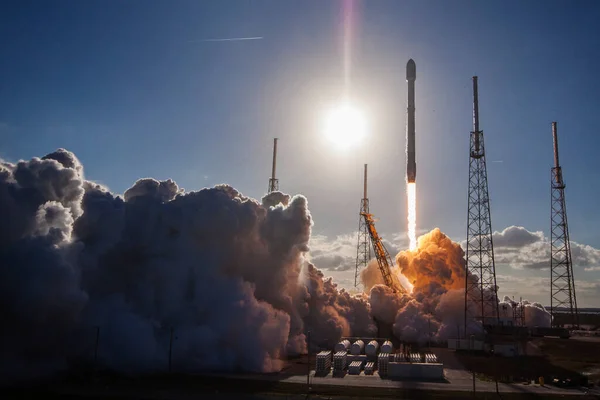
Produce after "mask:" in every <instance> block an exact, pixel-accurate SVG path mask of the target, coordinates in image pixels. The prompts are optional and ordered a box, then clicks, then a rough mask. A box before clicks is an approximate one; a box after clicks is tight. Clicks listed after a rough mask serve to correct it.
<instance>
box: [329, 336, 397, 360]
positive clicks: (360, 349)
mask: <svg viewBox="0 0 600 400" xmlns="http://www.w3.org/2000/svg"><path fill="white" fill-rule="evenodd" d="M334 350H335V352H336V353H337V352H340V351H346V352H348V351H349V352H350V354H352V355H354V356H357V355H360V354H365V355H367V356H369V357H376V356H377V351H378V350H379V342H377V340H371V341H370V342H369V343H368V344H367V345H366V347H365V342H364V341H362V340H360V339H359V340H357V341H355V342H354V343H352V344H350V341H349V340H348V339H345V340H342V341H341V342H339V343H338V344H336V345H335V348H334ZM393 351H394V347H393V346H392V342H390V341H389V340H386V341H385V342H383V345H382V346H381V352H382V353H391V352H393Z"/></svg>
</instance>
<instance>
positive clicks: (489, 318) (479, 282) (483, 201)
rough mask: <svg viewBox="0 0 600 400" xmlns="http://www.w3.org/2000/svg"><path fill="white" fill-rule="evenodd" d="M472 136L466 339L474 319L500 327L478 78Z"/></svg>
mask: <svg viewBox="0 0 600 400" xmlns="http://www.w3.org/2000/svg"><path fill="white" fill-rule="evenodd" d="M470 136H471V138H470V154H469V196H468V213H467V251H466V277H465V335H466V333H467V324H468V321H469V320H471V319H475V320H478V321H481V323H482V324H483V325H490V324H497V323H498V321H499V310H498V293H497V290H498V288H497V286H496V267H495V263H494V246H493V242H492V220H491V214H490V199H489V194H488V180H487V169H486V164H485V147H484V143H483V131H481V130H480V129H479V94H478V91H477V77H476V76H474V77H473V132H471V135H470ZM470 304H471V306H470Z"/></svg>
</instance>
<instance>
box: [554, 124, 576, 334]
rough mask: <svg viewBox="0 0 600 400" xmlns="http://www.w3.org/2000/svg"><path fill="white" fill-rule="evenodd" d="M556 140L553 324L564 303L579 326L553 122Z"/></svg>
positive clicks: (563, 184) (560, 169) (572, 321)
mask: <svg viewBox="0 0 600 400" xmlns="http://www.w3.org/2000/svg"><path fill="white" fill-rule="evenodd" d="M552 138H553V141H554V167H553V168H552V182H551V212H550V224H551V226H550V243H551V244H550V246H551V256H550V308H551V313H552V325H553V326H556V322H555V321H556V319H555V318H554V317H555V314H556V311H557V310H556V309H555V308H557V307H564V308H566V309H567V313H568V314H569V317H570V318H569V322H570V324H571V326H572V327H573V328H575V329H578V328H579V312H578V310H577V297H576V296H575V279H574V277H573V263H572V259H571V242H570V240H569V224H568V223H567V206H566V204H565V183H564V181H563V177H562V168H561V167H560V163H559V161H558V134H557V130H556V122H553V123H552Z"/></svg>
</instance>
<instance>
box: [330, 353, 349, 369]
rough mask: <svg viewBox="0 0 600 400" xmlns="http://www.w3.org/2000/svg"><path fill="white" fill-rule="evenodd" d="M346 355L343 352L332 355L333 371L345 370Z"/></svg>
mask: <svg viewBox="0 0 600 400" xmlns="http://www.w3.org/2000/svg"><path fill="white" fill-rule="evenodd" d="M346 361H347V354H346V352H345V351H339V352H337V353H335V354H334V355H333V370H334V371H343V370H345V369H346Z"/></svg>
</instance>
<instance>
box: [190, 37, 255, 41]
mask: <svg viewBox="0 0 600 400" xmlns="http://www.w3.org/2000/svg"><path fill="white" fill-rule="evenodd" d="M261 39H264V37H263V36H248V37H232V38H215V39H202V40H190V43H201V42H239V41H242V40H261Z"/></svg>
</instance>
